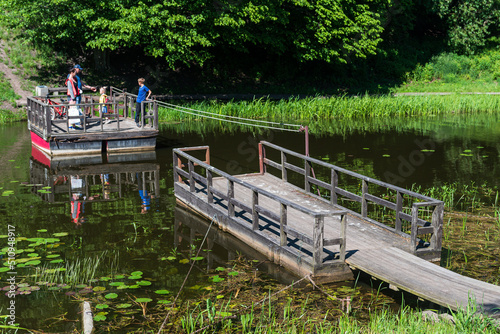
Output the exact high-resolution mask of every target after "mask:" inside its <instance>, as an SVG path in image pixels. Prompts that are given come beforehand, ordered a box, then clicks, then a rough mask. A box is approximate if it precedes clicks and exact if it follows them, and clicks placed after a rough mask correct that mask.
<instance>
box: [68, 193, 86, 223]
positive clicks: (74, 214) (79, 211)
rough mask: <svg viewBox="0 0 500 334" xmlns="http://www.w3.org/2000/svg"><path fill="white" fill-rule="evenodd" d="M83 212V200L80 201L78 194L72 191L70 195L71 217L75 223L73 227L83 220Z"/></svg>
mask: <svg viewBox="0 0 500 334" xmlns="http://www.w3.org/2000/svg"><path fill="white" fill-rule="evenodd" d="M83 212H85V202H83V201H80V194H78V193H73V196H72V197H71V218H72V219H73V223H75V228H78V227H80V226H81V225H82V223H84V222H85V218H84V217H83Z"/></svg>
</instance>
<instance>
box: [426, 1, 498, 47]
mask: <svg viewBox="0 0 500 334" xmlns="http://www.w3.org/2000/svg"><path fill="white" fill-rule="evenodd" d="M434 8H435V10H436V12H437V13H438V14H439V16H440V17H441V18H443V19H445V20H446V21H447V26H448V35H449V40H448V42H449V44H450V46H451V47H452V48H453V49H454V51H457V52H459V53H466V54H472V53H474V52H475V51H477V50H478V49H480V48H481V47H483V46H484V45H485V43H486V40H487V38H488V37H489V36H490V35H491V32H492V31H493V30H494V29H497V28H498V27H499V25H498V20H499V19H500V0H435V2H434Z"/></svg>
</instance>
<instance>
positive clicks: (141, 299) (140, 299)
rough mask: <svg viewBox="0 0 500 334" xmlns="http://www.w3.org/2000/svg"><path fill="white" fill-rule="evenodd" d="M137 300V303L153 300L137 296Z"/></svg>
mask: <svg viewBox="0 0 500 334" xmlns="http://www.w3.org/2000/svg"><path fill="white" fill-rule="evenodd" d="M135 301H136V302H137V303H149V302H152V301H153V300H152V299H151V298H137V299H136V300H135Z"/></svg>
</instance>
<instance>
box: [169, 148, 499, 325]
mask: <svg viewBox="0 0 500 334" xmlns="http://www.w3.org/2000/svg"><path fill="white" fill-rule="evenodd" d="M264 143H265V142H264ZM265 144H266V145H269V146H271V144H268V143H265ZM272 146H273V148H278V149H280V150H281V152H282V155H281V157H282V158H281V160H282V163H281V165H279V164H278V163H276V162H273V161H271V160H269V159H268V158H265V156H264V154H263V153H262V151H263V150H262V149H261V156H260V161H261V173H256V174H247V175H237V176H231V175H228V174H226V173H225V172H222V171H220V170H218V169H216V168H214V167H212V166H210V164H209V151H208V147H197V148H186V149H174V180H175V183H174V191H175V195H176V197H177V199H178V200H179V201H181V202H182V203H183V204H184V205H186V206H187V207H189V208H190V209H192V210H194V211H197V212H199V213H200V214H201V215H203V216H205V217H207V218H209V219H214V220H215V221H216V223H217V224H218V225H219V227H220V228H221V229H223V230H225V231H227V232H229V233H231V234H233V235H234V236H236V237H237V238H239V239H240V240H242V241H243V242H245V243H246V244H248V245H251V246H252V247H253V248H255V249H256V250H258V251H259V252H261V253H262V254H264V255H266V256H267V257H268V258H269V259H270V260H271V261H274V262H275V263H278V264H280V265H282V266H283V267H285V268H287V269H289V270H291V271H293V272H294V273H295V274H297V275H312V276H313V277H314V278H315V279H316V280H319V281H334V280H345V279H348V278H350V277H352V272H351V271H350V270H349V269H348V267H347V265H349V266H350V267H351V268H357V269H359V270H361V271H364V272H366V273H368V274H370V275H372V276H374V277H377V278H379V279H381V280H383V281H386V282H388V283H391V284H393V285H394V286H396V287H398V288H400V289H402V290H405V291H408V292H410V293H413V294H415V295H417V296H420V297H422V298H424V299H427V300H429V301H432V302H435V303H437V304H440V305H443V306H445V307H449V308H451V309H454V310H456V309H457V308H458V307H465V306H466V305H467V303H468V301H469V297H474V298H475V301H476V303H477V306H478V311H480V312H484V313H487V314H496V315H498V316H500V287H499V286H496V285H492V284H488V283H485V282H482V281H478V280H475V279H472V278H468V277H464V276H461V275H459V274H457V273H454V272H451V271H449V270H446V269H444V268H441V267H439V266H438V265H435V264H432V263H431V262H428V261H426V260H424V259H422V258H421V257H422V256H423V257H426V256H427V255H428V254H432V255H433V258H435V254H439V253H440V251H441V240H440V238H441V235H442V234H441V233H442V202H440V201H436V200H434V199H432V198H428V197H425V196H422V195H419V194H416V193H412V192H409V191H407V190H404V189H400V188H397V187H394V186H391V185H387V187H388V188H389V189H392V190H396V191H397V192H398V196H397V198H398V200H397V203H396V204H393V203H391V202H389V201H388V200H384V199H381V198H380V197H378V196H375V195H374V194H371V193H369V187H368V184H367V183H368V182H371V183H377V185H382V183H381V182H380V181H376V180H373V179H370V178H367V177H364V178H363V179H362V180H363V182H362V188H363V195H362V196H359V195H356V194H355V193H353V192H348V191H347V190H345V189H342V188H340V184H338V182H337V181H338V177H337V174H335V173H334V172H332V180H331V183H329V182H325V181H321V180H319V179H316V178H313V177H311V176H310V174H309V173H308V172H307V166H308V162H314V163H317V164H323V165H325V166H327V167H330V168H332V171H334V169H335V171H339V172H345V171H344V170H341V169H340V168H338V167H335V166H333V165H330V164H326V163H324V162H321V161H318V160H315V159H312V158H309V157H305V156H301V157H302V158H303V159H305V160H306V161H307V162H306V165H305V166H306V169H300V168H299V167H297V166H295V165H291V164H290V163H288V162H286V161H287V159H286V157H284V156H283V153H286V154H292V153H293V152H290V151H287V150H285V149H282V148H279V147H276V146H275V145H272ZM183 150H184V151H183ZM196 150H198V151H203V150H206V153H205V155H206V160H205V161H202V160H200V159H197V158H194V157H193V156H192V155H190V152H189V151H196ZM188 152H189V154H188ZM198 155H199V154H198ZM295 155H296V156H298V154H295ZM264 163H265V164H267V165H268V166H272V167H275V168H277V169H281V170H282V171H284V170H285V168H287V169H290V170H293V171H295V172H298V173H300V174H302V175H305V178H306V180H307V181H306V190H305V189H302V188H299V187H297V186H295V185H293V184H291V183H290V182H288V181H287V177H286V172H283V175H284V177H282V178H279V177H276V176H273V175H272V174H270V173H267V172H266V170H265V168H263V164H264ZM345 173H347V172H345ZM350 174H351V176H356V175H354V174H353V173H352V172H351V173H350ZM214 175H215V176H214ZM307 183H312V184H317V185H321V186H322V187H324V188H327V189H328V190H330V191H331V193H332V194H334V193H335V197H336V196H337V195H344V196H347V197H349V198H351V199H352V200H355V201H360V202H361V204H362V209H361V210H362V213H361V214H359V213H356V212H354V211H350V210H347V209H345V208H343V207H342V206H340V205H338V204H337V203H336V198H333V196H332V198H330V199H325V198H322V197H320V196H317V195H316V194H315V192H314V191H311V189H310V187H309V185H308V184H307ZM330 184H333V186H330ZM400 193H401V194H403V193H404V195H405V196H411V197H412V198H416V199H417V201H408V200H407V199H406V200H405V202H404V203H407V204H405V205H404V206H403V204H402V202H403V200H402V199H401V195H399V194H400ZM367 199H369V200H371V201H372V202H373V203H375V204H378V205H382V206H384V207H386V208H392V209H393V210H395V211H396V214H395V217H396V220H397V219H398V218H399V219H401V220H403V219H404V220H406V221H411V230H407V231H408V232H407V233H404V232H403V231H402V230H401V223H400V224H399V227H396V228H394V227H390V226H384V225H383V224H382V223H380V222H377V221H374V220H373V219H370V218H368V217H367V212H368V211H369V210H368V206H367V205H366V203H363V202H364V201H366V200H367ZM419 200H420V201H419ZM406 205H408V206H409V207H410V208H412V209H411V215H409V214H406V213H405V210H406V212H408V211H407V210H408V208H405V206H406ZM422 207H434V210H430V212H431V213H432V214H430V213H429V211H427V210H424V211H425V212H427V213H426V215H427V217H431V218H432V223H429V222H427V221H426V220H425V219H428V218H425V215H424V216H423V215H421V212H420V210H419V208H422ZM425 212H424V213H425ZM429 214H430V216H429ZM420 217H422V218H420ZM396 226H398V224H396ZM409 233H411V235H410V234H409ZM429 233H430V234H431V237H428V239H427V240H430V241H429V242H421V241H422V240H421V239H420V236H421V235H423V234H429ZM422 245H423V246H422ZM426 247H427V248H430V249H426ZM419 248H420V249H421V250H420V251H419ZM422 248H423V251H422ZM346 268H347V270H346Z"/></svg>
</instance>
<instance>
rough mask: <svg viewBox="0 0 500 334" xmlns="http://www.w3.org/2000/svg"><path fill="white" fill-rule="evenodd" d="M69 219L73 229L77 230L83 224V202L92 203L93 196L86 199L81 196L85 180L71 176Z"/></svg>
mask: <svg viewBox="0 0 500 334" xmlns="http://www.w3.org/2000/svg"><path fill="white" fill-rule="evenodd" d="M70 178H71V193H72V195H71V219H72V220H73V223H75V228H78V227H80V226H81V225H82V223H84V222H85V218H84V216H83V215H84V214H85V201H86V200H88V201H92V200H94V198H95V197H98V196H99V195H95V196H89V197H88V198H87V197H86V196H84V195H83V190H84V188H85V180H84V179H82V178H80V176H78V175H71V177H70Z"/></svg>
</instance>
